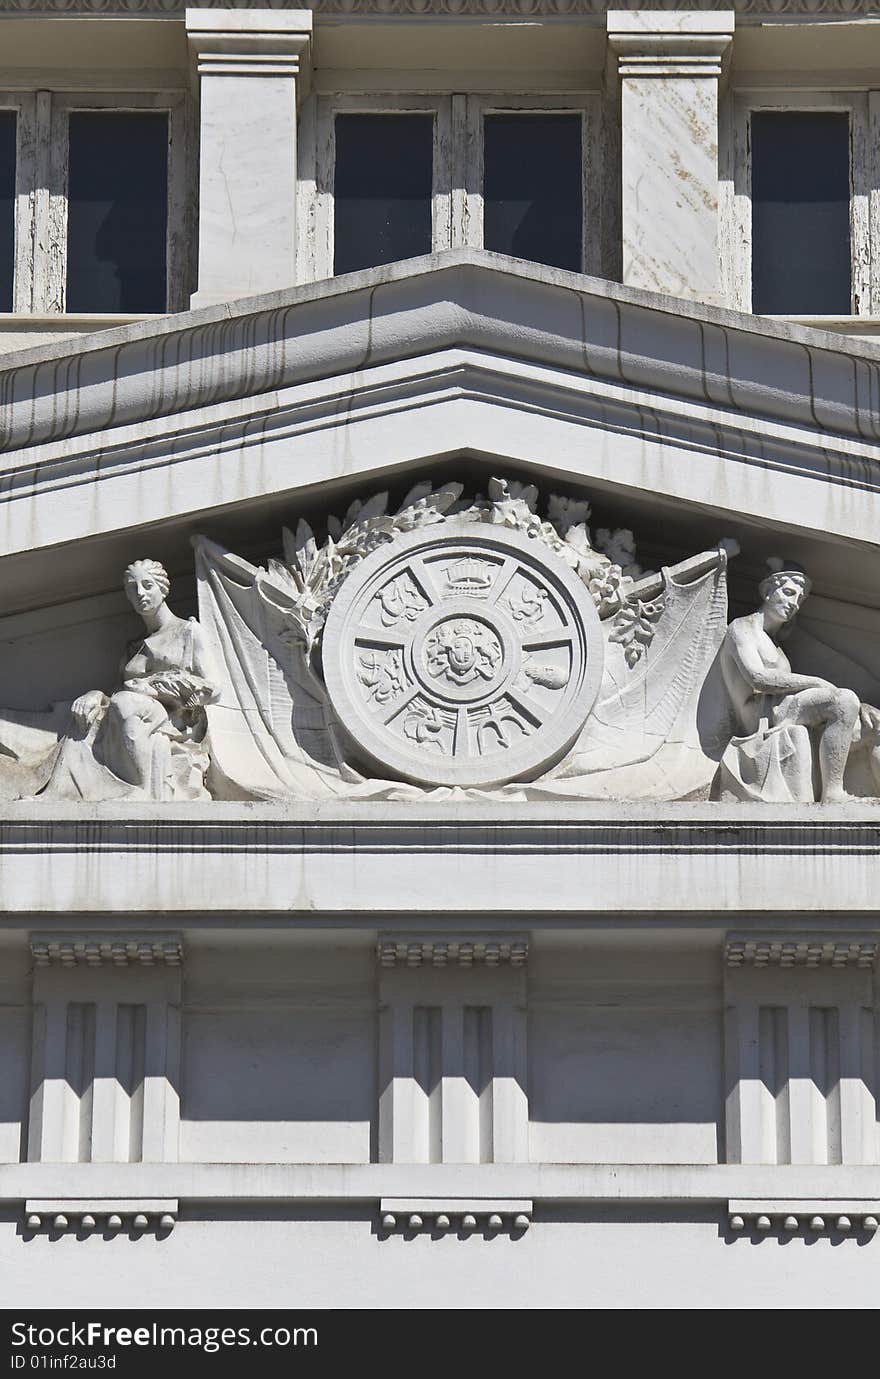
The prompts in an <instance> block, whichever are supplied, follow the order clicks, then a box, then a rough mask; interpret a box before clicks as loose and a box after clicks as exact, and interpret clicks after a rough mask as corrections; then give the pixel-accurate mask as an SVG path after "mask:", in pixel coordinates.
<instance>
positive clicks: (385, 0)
mask: <svg viewBox="0 0 880 1379" xmlns="http://www.w3.org/2000/svg"><path fill="white" fill-rule="evenodd" d="M187 2H188V0H0V13H3V12H7V13H11V14H16V13H18V14H67V15H77V14H98V13H100V14H108V15H109V14H136V13H141V14H156V15H166V16H167V15H173V14H182V13H183V11H184V10H185V9H186V6H187ZM225 7H229V8H234V9H241V10H249V9H264V8H265V7H266V0H234V3H231V0H213V3H212V0H201V8H203V9H214V8H225ZM302 8H303V9H310V10H314V11H315V12H316V13H317V14H340V15H349V16H353V15H361V14H382V15H386V16H387V15H397V14H417V15H425V14H449V15H456V16H461V15H486V16H488V17H490V18H492V19H497V18H498V17H499V16H504V15H511V16H514V17H516V18H520V19H521V18H527V17H537V16H540V15H559V16H563V17H566V18H571V17H572V16H577V15H591V14H595V15H604V14H605V12H606V10H608V9H609V8H613V9H617V10H626V9H641V8H643V6H642V4H641V2H640V0H610V3H609V0H302ZM688 8H689V9H698V10H709V11H711V10H725V9H733V10H736V12H737V13H738V14H753V15H768V16H769V15H772V16H773V17H776V16H778V15H780V14H808V15H810V16H817V15H845V16H846V17H847V18H851V17H855V16H858V15H860V14H873V13H875V12H876V8H877V5H876V0H710V3H708V4H707V3H702V4H698V3H697V2H696V0H690V3H689V5H688Z"/></svg>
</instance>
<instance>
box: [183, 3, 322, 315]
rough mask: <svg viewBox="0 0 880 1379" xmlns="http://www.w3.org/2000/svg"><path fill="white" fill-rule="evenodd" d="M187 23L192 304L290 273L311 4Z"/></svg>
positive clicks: (197, 17) (203, 13)
mask: <svg viewBox="0 0 880 1379" xmlns="http://www.w3.org/2000/svg"><path fill="white" fill-rule="evenodd" d="M186 28H187V36H188V39H189V44H190V49H191V51H192V53H193V55H194V59H195V63H196V70H197V72H198V80H199V88H200V106H199V221H198V223H199V286H198V291H197V292H196V294H195V296H194V298H193V305H194V306H204V305H208V304H210V303H213V302H222V301H228V300H229V299H230V298H234V297H246V296H250V295H251V294H252V293H255V292H270V291H273V290H274V289H276V288H280V287H286V286H289V285H292V284H293V283H294V282H295V281H296V276H295V266H294V255H295V252H296V133H297V103H298V101H299V100H301V99H302V94H303V89H304V85H305V82H306V81H307V77H308V71H309V49H310V44H311V36H312V15H311V12H310V11H309V10H288V11H284V12H280V11H278V10H248V11H244V12H239V11H236V10H216V9H214V10H198V9H192V10H187V12H186Z"/></svg>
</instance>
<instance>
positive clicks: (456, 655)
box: [422, 618, 504, 685]
mask: <svg viewBox="0 0 880 1379" xmlns="http://www.w3.org/2000/svg"><path fill="white" fill-rule="evenodd" d="M422 654H423V657H424V662H425V668H426V669H427V671H428V674H429V675H432V676H433V677H434V678H435V679H437V680H448V681H449V682H450V683H451V684H453V685H469V684H471V683H472V682H474V681H478V682H479V681H480V680H482V681H490V680H492V679H494V677H495V673H496V671H497V670H498V669H499V667H500V665H501V662H502V660H503V657H504V653H503V651H502V649H501V643H500V641H499V640H498V638H497V636H496V635H495V633H494V632H493V631H492V629H491V628H490V627H487V626H486V624H485V623H482V622H478V621H477V620H476V619H475V618H449V619H448V620H447V621H446V622H442V623H441V624H440V626H439V627H435V629H434V631H433V632H432V633H431V634H430V636H429V637H428V638H427V640H426V642H425V646H424V650H423V653H422Z"/></svg>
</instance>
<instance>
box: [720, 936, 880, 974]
mask: <svg viewBox="0 0 880 1379" xmlns="http://www.w3.org/2000/svg"><path fill="white" fill-rule="evenodd" d="M876 957H877V942H876V940H874V939H854V940H853V939H822V938H754V939H729V940H728V942H727V943H726V945H725V949H724V961H725V963H726V965H727V966H728V967H732V968H738V967H779V968H782V967H833V968H844V967H861V968H870V967H873V966H874V963H875V960H876Z"/></svg>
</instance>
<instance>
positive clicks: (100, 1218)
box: [24, 1197, 179, 1239]
mask: <svg viewBox="0 0 880 1379" xmlns="http://www.w3.org/2000/svg"><path fill="white" fill-rule="evenodd" d="M178 1210H179V1203H178V1201H177V1198H175V1197H168V1198H159V1199H150V1200H146V1199H141V1198H138V1197H132V1198H119V1199H116V1198H108V1197H93V1198H83V1197H75V1198H63V1197H50V1198H29V1199H28V1200H27V1201H26V1202H25V1204H24V1212H25V1225H26V1228H27V1230H28V1231H32V1232H37V1231H56V1232H58V1233H59V1234H65V1233H69V1234H70V1235H75V1236H76V1237H77V1238H78V1239H85V1238H86V1236H88V1235H89V1234H91V1232H92V1231H95V1230H98V1231H101V1232H103V1233H104V1234H110V1235H116V1234H117V1233H118V1232H120V1231H122V1230H126V1231H128V1232H129V1233H134V1234H135V1235H140V1234H142V1233H143V1232H144V1231H148V1230H152V1231H153V1232H155V1233H156V1234H158V1235H167V1234H168V1233H169V1232H170V1231H172V1230H173V1229H174V1226H175V1224H176V1222H177V1213H178Z"/></svg>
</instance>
